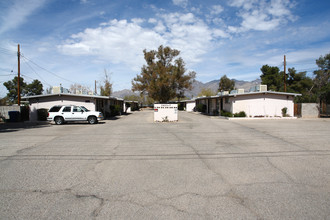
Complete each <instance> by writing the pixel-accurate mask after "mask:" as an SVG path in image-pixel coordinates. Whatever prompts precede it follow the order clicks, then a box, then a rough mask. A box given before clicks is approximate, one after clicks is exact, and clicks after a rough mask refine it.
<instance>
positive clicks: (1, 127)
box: [0, 121, 51, 133]
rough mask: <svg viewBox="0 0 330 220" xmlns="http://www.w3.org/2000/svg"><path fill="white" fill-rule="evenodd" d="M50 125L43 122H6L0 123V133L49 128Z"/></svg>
mask: <svg viewBox="0 0 330 220" xmlns="http://www.w3.org/2000/svg"><path fill="white" fill-rule="evenodd" d="M49 126H51V124H50V123H49V122H45V121H38V122H7V123H0V133H3V132H15V131H19V130H22V129H31V128H42V127H49Z"/></svg>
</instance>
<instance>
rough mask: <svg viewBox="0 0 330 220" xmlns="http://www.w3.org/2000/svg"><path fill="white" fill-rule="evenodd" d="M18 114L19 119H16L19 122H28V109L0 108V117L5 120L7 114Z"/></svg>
mask: <svg viewBox="0 0 330 220" xmlns="http://www.w3.org/2000/svg"><path fill="white" fill-rule="evenodd" d="M11 111H14V112H19V118H17V119H18V120H20V121H28V120H29V107H28V106H18V105H13V106H0V117H3V118H4V119H5V120H9V119H10V117H9V114H8V113H9V112H11Z"/></svg>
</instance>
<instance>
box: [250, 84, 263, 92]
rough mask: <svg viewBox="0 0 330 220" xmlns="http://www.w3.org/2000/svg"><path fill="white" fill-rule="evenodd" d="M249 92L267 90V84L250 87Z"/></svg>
mask: <svg viewBox="0 0 330 220" xmlns="http://www.w3.org/2000/svg"><path fill="white" fill-rule="evenodd" d="M250 92H267V85H257V86H253V87H251V88H250Z"/></svg>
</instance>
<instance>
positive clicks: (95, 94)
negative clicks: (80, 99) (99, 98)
mask: <svg viewBox="0 0 330 220" xmlns="http://www.w3.org/2000/svg"><path fill="white" fill-rule="evenodd" d="M96 94H97V89H96V80H95V95H96Z"/></svg>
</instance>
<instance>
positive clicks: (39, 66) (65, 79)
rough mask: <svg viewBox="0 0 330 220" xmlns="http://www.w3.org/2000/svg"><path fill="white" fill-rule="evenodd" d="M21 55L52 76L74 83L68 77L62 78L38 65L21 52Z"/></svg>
mask: <svg viewBox="0 0 330 220" xmlns="http://www.w3.org/2000/svg"><path fill="white" fill-rule="evenodd" d="M21 57H23V58H25V59H26V60H28V61H29V62H31V63H32V64H34V65H36V66H37V67H39V68H40V69H42V70H44V71H46V72H48V73H50V74H52V75H54V76H56V77H58V78H60V79H63V80H65V81H68V82H70V83H76V82H73V81H71V80H69V79H66V78H63V77H61V76H59V75H57V74H56V73H53V72H51V71H49V70H47V69H46V68H44V67H42V66H40V65H39V64H37V63H35V62H34V61H32V60H31V59H29V58H27V57H26V56H24V55H23V54H21Z"/></svg>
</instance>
